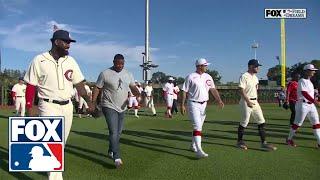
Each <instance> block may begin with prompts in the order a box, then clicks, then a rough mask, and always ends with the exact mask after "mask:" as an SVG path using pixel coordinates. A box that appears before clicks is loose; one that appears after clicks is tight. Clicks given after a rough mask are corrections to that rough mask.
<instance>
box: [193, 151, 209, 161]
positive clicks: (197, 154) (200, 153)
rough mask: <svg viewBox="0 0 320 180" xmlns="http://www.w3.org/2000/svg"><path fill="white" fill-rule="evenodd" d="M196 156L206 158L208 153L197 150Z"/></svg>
mask: <svg viewBox="0 0 320 180" xmlns="http://www.w3.org/2000/svg"><path fill="white" fill-rule="evenodd" d="M196 156H197V158H198V159H201V158H206V157H208V156H209V155H208V154H207V153H205V152H203V151H198V152H197V153H196Z"/></svg>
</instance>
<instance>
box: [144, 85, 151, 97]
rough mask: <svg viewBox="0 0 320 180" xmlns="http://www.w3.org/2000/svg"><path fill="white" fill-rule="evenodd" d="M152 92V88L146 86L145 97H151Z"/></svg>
mask: <svg viewBox="0 0 320 180" xmlns="http://www.w3.org/2000/svg"><path fill="white" fill-rule="evenodd" d="M152 91H153V88H152V86H146V87H145V88H144V92H145V93H146V96H152Z"/></svg>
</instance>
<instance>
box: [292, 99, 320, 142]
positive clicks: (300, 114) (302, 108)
mask: <svg viewBox="0 0 320 180" xmlns="http://www.w3.org/2000/svg"><path fill="white" fill-rule="evenodd" d="M295 108H296V117H295V120H294V123H293V125H292V127H291V129H290V133H289V136H288V139H292V138H293V136H294V135H295V132H296V130H297V129H298V128H299V127H300V126H302V124H303V121H304V120H305V118H306V117H308V119H309V121H310V123H311V124H312V129H313V133H314V135H315V137H316V139H317V142H318V145H320V123H319V114H318V111H317V108H316V106H315V104H308V103H305V102H302V101H298V102H297V103H296V107H295Z"/></svg>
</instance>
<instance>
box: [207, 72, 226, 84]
mask: <svg viewBox="0 0 320 180" xmlns="http://www.w3.org/2000/svg"><path fill="white" fill-rule="evenodd" d="M206 73H208V74H209V75H210V76H211V77H212V79H213V81H214V83H215V84H221V78H222V76H220V74H219V72H218V71H216V70H209V69H208V70H207V72H206Z"/></svg>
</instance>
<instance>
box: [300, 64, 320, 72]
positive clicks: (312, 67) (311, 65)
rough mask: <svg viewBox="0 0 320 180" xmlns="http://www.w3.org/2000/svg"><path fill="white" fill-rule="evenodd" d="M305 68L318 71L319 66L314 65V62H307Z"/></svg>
mask: <svg viewBox="0 0 320 180" xmlns="http://www.w3.org/2000/svg"><path fill="white" fill-rule="evenodd" d="M303 70H310V71H318V69H317V68H315V67H314V65H313V64H307V65H305V66H304V67H303Z"/></svg>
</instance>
